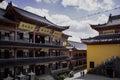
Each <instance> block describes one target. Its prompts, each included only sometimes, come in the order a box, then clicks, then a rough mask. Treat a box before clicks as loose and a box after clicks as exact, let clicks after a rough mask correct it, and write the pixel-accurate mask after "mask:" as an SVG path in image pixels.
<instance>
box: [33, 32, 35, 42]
mask: <svg viewBox="0 0 120 80" xmlns="http://www.w3.org/2000/svg"><path fill="white" fill-rule="evenodd" d="M33 43H35V31H34V32H33Z"/></svg>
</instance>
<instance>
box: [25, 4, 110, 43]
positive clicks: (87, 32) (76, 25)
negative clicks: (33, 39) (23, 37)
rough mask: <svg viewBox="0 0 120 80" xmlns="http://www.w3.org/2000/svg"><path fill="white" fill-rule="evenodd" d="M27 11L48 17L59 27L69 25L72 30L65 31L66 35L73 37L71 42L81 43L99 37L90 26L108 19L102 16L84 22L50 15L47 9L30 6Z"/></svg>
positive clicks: (64, 16)
mask: <svg viewBox="0 0 120 80" xmlns="http://www.w3.org/2000/svg"><path fill="white" fill-rule="evenodd" d="M24 9H25V10H27V11H30V12H32V13H35V14H38V15H40V16H46V18H47V19H48V20H50V21H52V22H53V23H55V24H58V25H67V26H68V25H69V26H70V29H68V30H66V31H63V32H64V33H66V34H68V35H71V36H72V37H71V38H69V40H72V41H78V40H79V41H80V38H88V37H93V36H95V35H97V34H98V33H97V32H96V31H95V30H93V29H91V28H90V25H89V24H99V23H105V22H106V21H107V19H108V17H107V16H106V15H104V14H101V15H100V16H99V17H98V18H97V19H87V20H82V21H77V20H72V19H71V18H70V17H69V16H66V15H61V14H54V15H50V14H49V10H47V9H37V8H33V7H30V6H27V7H25V8H24Z"/></svg>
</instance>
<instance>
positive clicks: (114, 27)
mask: <svg viewBox="0 0 120 80" xmlns="http://www.w3.org/2000/svg"><path fill="white" fill-rule="evenodd" d="M91 28H92V29H94V30H96V31H98V32H99V35H98V36H95V37H91V38H88V39H82V42H83V43H86V44H87V70H88V71H92V70H93V71H94V70H96V74H97V72H100V74H103V75H107V76H117V75H119V74H120V70H119V68H120V65H119V64H118V63H119V62H118V61H116V60H117V57H120V15H115V16H112V15H110V16H109V19H108V22H107V23H105V24H99V25H91ZM115 61H116V62H115ZM116 64H117V65H116ZM97 70H98V71H97Z"/></svg>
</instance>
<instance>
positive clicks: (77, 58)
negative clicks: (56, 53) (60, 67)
mask: <svg viewBox="0 0 120 80" xmlns="http://www.w3.org/2000/svg"><path fill="white" fill-rule="evenodd" d="M86 59H87V58H86V57H84V56H83V57H73V58H71V60H86Z"/></svg>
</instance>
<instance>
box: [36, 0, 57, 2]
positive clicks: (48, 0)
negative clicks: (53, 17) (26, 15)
mask: <svg viewBox="0 0 120 80" xmlns="http://www.w3.org/2000/svg"><path fill="white" fill-rule="evenodd" d="M35 1H36V2H45V3H56V2H58V0H35Z"/></svg>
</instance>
